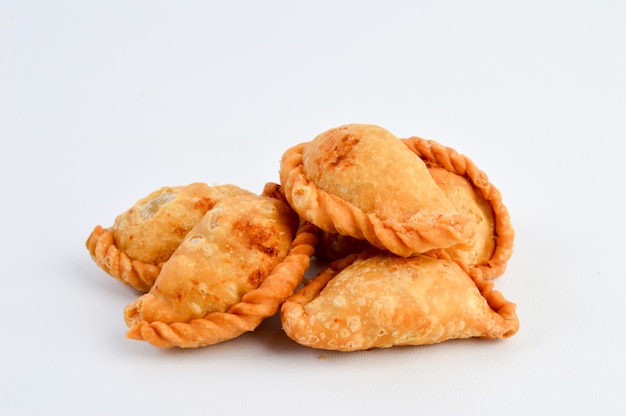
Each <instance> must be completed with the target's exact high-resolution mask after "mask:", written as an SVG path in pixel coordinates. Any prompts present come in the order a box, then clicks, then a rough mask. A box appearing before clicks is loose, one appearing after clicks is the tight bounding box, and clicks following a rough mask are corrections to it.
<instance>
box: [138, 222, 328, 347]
mask: <svg viewBox="0 0 626 416" xmlns="http://www.w3.org/2000/svg"><path fill="white" fill-rule="evenodd" d="M317 233H318V229H317V227H315V226H313V225H311V224H308V223H302V224H301V225H300V226H299V228H298V231H297V233H296V237H295V238H294V240H293V243H292V246H291V249H290V251H289V253H288V254H287V256H286V257H285V258H284V259H283V261H282V262H281V263H279V264H277V265H276V266H275V267H274V268H273V269H272V271H271V272H270V274H269V275H268V276H267V277H266V278H265V279H264V280H263V282H262V283H261V284H260V285H259V286H258V287H257V288H256V289H252V290H250V291H249V292H247V293H246V294H244V295H243V297H242V298H241V300H240V301H239V302H238V303H236V304H235V305H233V306H231V307H230V308H229V309H228V311H227V312H212V313H209V314H208V315H207V316H205V317H204V318H201V319H194V320H191V321H189V322H174V323H170V324H168V323H164V322H159V321H154V322H147V321H144V320H141V321H139V322H138V323H137V324H136V325H134V326H133V327H131V328H130V329H129V330H128V331H127V333H126V336H127V337H128V338H131V339H136V340H145V341H147V342H149V343H150V344H152V345H154V346H156V347H161V348H169V347H174V346H177V347H181V348H197V347H201V346H207V345H212V344H216V343H219V342H223V341H227V340H230V339H233V338H236V337H238V336H240V335H242V334H243V333H245V332H249V331H253V330H254V329H255V328H256V327H257V326H258V325H259V324H260V323H261V321H263V319H265V318H267V317H269V316H272V315H274V314H275V313H276V312H277V311H278V309H279V307H280V305H281V304H282V302H283V301H284V300H285V299H286V298H287V297H289V296H290V295H292V294H293V292H294V290H295V289H296V288H297V287H298V285H299V284H300V283H301V282H302V280H303V278H304V274H305V273H306V271H307V270H308V268H309V265H310V260H311V256H312V255H313V253H314V251H315V245H316V244H317V241H318V239H317Z"/></svg>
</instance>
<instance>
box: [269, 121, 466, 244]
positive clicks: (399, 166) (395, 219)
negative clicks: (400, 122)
mask: <svg viewBox="0 0 626 416" xmlns="http://www.w3.org/2000/svg"><path fill="white" fill-rule="evenodd" d="M280 179H281V183H282V185H283V189H284V192H285V196H286V197H287V200H288V201H289V203H290V204H291V206H292V207H293V208H294V210H295V211H296V212H297V213H298V214H299V215H300V216H301V217H303V218H304V219H306V220H307V221H309V222H311V223H312V224H315V225H317V226H318V227H319V228H320V229H322V230H323V231H325V232H328V233H338V234H342V235H348V236H351V237H355V238H357V239H361V240H367V241H369V242H370V243H371V244H372V245H374V246H376V247H378V248H381V249H386V250H389V251H391V252H393V253H395V254H398V255H400V256H411V255H415V254H418V253H422V252H425V251H428V250H431V249H435V248H445V247H450V246H453V245H456V244H459V243H466V242H468V241H469V239H470V238H471V237H472V235H473V233H474V230H473V224H472V223H471V222H470V221H469V219H468V218H467V216H466V215H464V214H462V213H460V212H458V210H457V209H456V208H455V206H454V205H453V204H452V202H451V201H449V200H448V198H447V197H446V195H445V194H444V193H443V191H442V190H441V189H440V188H439V187H438V186H437V184H436V183H435V181H434V180H433V178H432V177H431V176H430V174H429V173H428V169H427V167H426V165H425V163H424V162H423V161H422V160H421V159H420V158H419V157H417V156H416V155H415V154H414V153H413V152H411V151H410V149H408V148H407V146H405V145H403V143H402V141H400V140H399V139H398V138H397V137H395V136H394V135H393V134H391V133H390V132H388V131H387V130H385V129H383V128H381V127H378V126H374V125H367V124H349V125H345V126H341V127H337V128H334V129H331V130H328V131H326V132H324V133H322V134H320V135H319V136H317V137H316V138H315V139H313V141H311V142H309V143H301V144H300V145H297V146H294V147H292V148H291V149H289V150H287V151H286V152H285V153H284V154H283V157H282V160H281V169H280Z"/></svg>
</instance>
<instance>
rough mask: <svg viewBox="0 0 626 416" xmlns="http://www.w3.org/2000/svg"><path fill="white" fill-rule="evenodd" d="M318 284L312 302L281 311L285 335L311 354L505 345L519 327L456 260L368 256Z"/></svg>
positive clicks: (291, 302) (299, 301) (304, 299)
mask: <svg viewBox="0 0 626 416" xmlns="http://www.w3.org/2000/svg"><path fill="white" fill-rule="evenodd" d="M316 279H318V278H316ZM318 280H319V281H318V282H315V279H314V280H313V281H312V283H311V284H312V287H314V289H312V290H311V291H310V292H309V293H308V295H306V296H303V295H300V294H296V295H294V296H293V297H292V298H290V299H288V300H287V301H286V302H285V303H284V305H283V307H282V311H281V319H282V324H283V328H284V330H285V332H286V334H287V335H288V336H289V337H291V338H292V339H294V340H295V341H296V342H298V343H300V344H303V345H306V346H309V347H313V348H321V349H331V350H340V351H354V350H364V349H370V348H387V347H392V346H396V345H423V344H434V343H439V342H442V341H445V340H449V339H456V338H468V337H492V338H502V337H509V336H511V335H513V334H514V333H515V332H516V331H517V329H518V326H519V323H518V321H517V317H516V315H515V314H514V305H512V304H509V303H507V305H508V306H509V308H510V310H508V313H507V315H506V316H502V315H500V314H499V313H498V311H496V310H494V309H492V306H491V305H490V304H489V302H488V299H487V298H486V296H490V295H489V294H483V293H481V291H480V290H479V288H478V287H477V285H476V283H475V282H474V281H473V280H472V279H471V278H470V276H468V275H467V274H466V273H465V272H464V271H463V270H462V268H461V267H460V266H459V265H458V264H456V263H454V262H452V261H447V260H442V259H434V258H430V257H425V256H418V257H412V258H400V257H397V256H393V255H390V254H374V255H371V256H363V255H362V256H361V257H360V258H356V259H355V260H354V261H353V262H352V263H349V264H347V265H346V266H345V268H342V269H340V270H339V271H337V272H336V273H335V272H331V273H330V274H324V273H322V274H321V275H320V276H319V279H318ZM303 291H304V292H306V287H305V288H304V289H303ZM498 307H502V305H498ZM511 310H512V311H513V313H510V312H511Z"/></svg>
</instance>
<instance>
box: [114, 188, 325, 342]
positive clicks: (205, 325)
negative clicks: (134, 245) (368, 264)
mask: <svg viewBox="0 0 626 416" xmlns="http://www.w3.org/2000/svg"><path fill="white" fill-rule="evenodd" d="M276 187H277V185H274V184H268V186H267V187H266V190H265V192H264V195H262V196H257V195H247V196H239V197H232V198H228V199H225V200H223V201H220V202H218V203H217V204H216V205H215V206H214V207H213V209H211V210H210V211H208V212H207V213H206V215H205V216H204V217H203V219H202V221H201V222H200V223H199V224H198V225H197V226H196V227H194V229H193V230H191V232H190V233H189V234H188V235H187V237H186V238H185V240H184V241H183V242H182V243H181V244H180V246H179V247H178V248H177V249H176V251H175V252H174V254H172V256H171V257H170V259H169V260H168V261H167V262H166V263H165V264H164V265H163V268H162V270H161V273H160V275H159V277H158V278H157V280H156V282H155V284H154V286H153V287H152V288H151V289H150V291H149V292H148V293H147V294H144V295H143V296H141V297H140V298H139V299H137V300H136V301H135V302H133V303H132V304H130V305H129V306H128V307H127V308H126V310H125V312H124V318H125V320H126V323H127V325H128V326H129V330H128V332H127V337H129V338H133V339H138V340H145V341H148V342H150V343H151V344H153V345H155V346H158V347H172V346H178V347H183V348H195V347H201V346H205V345H210V344H214V343H217V342H222V341H225V340H228V339H232V338H234V337H236V336H239V335H241V334H242V333H244V332H246V331H252V330H253V329H255V328H256V327H257V326H258V325H259V324H260V322H261V321H262V320H263V319H264V318H265V317H268V316H271V315H273V314H275V313H276V311H277V310H278V307H279V306H280V304H281V303H282V301H283V300H284V299H285V298H286V297H287V296H289V295H291V294H292V293H293V291H294V290H295V288H296V287H297V286H298V285H299V284H300V282H301V281H302V278H303V276H304V273H305V271H306V269H307V268H308V266H309V262H310V257H311V255H312V254H313V250H314V246H315V244H317V236H316V233H317V229H316V228H315V227H313V226H312V225H310V224H306V223H303V224H302V225H301V226H300V227H299V218H298V216H297V215H296V214H295V213H294V212H293V211H292V210H291V208H290V207H289V206H288V205H287V204H286V203H285V202H284V201H282V200H280V199H276V198H274V197H270V196H275V195H277V194H278V193H277V192H276ZM266 195H270V196H266ZM296 229H299V231H298V235H297V236H296V237H295V240H294V234H295V233H296Z"/></svg>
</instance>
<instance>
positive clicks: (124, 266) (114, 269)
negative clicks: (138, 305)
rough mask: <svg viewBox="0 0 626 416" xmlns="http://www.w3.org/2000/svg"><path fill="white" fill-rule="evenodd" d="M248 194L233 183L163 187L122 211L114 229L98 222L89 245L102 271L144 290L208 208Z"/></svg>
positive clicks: (88, 242)
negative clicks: (227, 199)
mask: <svg viewBox="0 0 626 416" xmlns="http://www.w3.org/2000/svg"><path fill="white" fill-rule="evenodd" d="M251 194H252V193H251V192H249V191H246V190H244V189H241V188H239V187H237V186H234V185H216V186H208V185H206V184H204V183H193V184H190V185H187V186H177V187H163V188H161V189H159V190H158V191H155V192H153V193H151V194H150V195H148V196H146V197H145V198H143V199H141V200H139V201H138V202H137V203H136V204H135V205H133V207H131V208H130V209H129V210H127V211H125V212H124V213H122V214H120V215H119V216H118V217H117V218H116V219H115V222H114V225H113V226H112V227H110V228H108V229H105V228H103V227H101V226H96V227H95V228H94V230H93V231H92V233H91V235H90V236H89V238H88V240H87V243H86V245H87V249H88V250H89V252H90V253H91V256H92V258H93V259H94V261H95V262H96V264H98V266H100V267H101V268H102V269H103V270H104V271H105V272H107V273H108V274H110V275H111V276H113V277H115V278H116V279H118V280H120V281H122V282H123V283H125V284H127V285H130V286H132V287H134V288H135V289H137V290H139V291H142V292H146V291H148V290H149V289H150V287H151V286H152V284H153V283H154V281H155V279H156V277H157V276H158V274H159V271H160V269H161V266H162V265H163V263H164V262H165V261H166V260H167V259H169V257H170V256H171V255H172V253H173V252H174V250H175V249H176V248H177V247H178V246H179V245H180V243H181V242H182V240H183V238H184V237H185V236H186V235H187V233H188V232H189V231H190V230H191V229H192V228H193V227H194V226H195V225H196V224H197V223H198V222H200V220H201V219H202V217H203V216H204V214H205V213H206V211H208V210H209V209H211V208H212V207H213V206H214V205H215V204H216V203H217V202H218V201H220V200H222V199H225V198H229V197H231V196H236V195H251Z"/></svg>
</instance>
